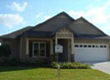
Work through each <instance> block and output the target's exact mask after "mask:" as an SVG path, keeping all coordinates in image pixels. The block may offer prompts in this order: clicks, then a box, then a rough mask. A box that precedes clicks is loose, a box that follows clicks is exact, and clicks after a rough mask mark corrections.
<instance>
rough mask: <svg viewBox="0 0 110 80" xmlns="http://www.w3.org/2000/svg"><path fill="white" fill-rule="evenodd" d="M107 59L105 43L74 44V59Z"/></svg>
mask: <svg viewBox="0 0 110 80" xmlns="http://www.w3.org/2000/svg"><path fill="white" fill-rule="evenodd" d="M107 60H109V55H108V45H107V44H75V61H80V62H85V61H86V62H88V61H107Z"/></svg>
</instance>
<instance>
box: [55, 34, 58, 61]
mask: <svg viewBox="0 0 110 80" xmlns="http://www.w3.org/2000/svg"><path fill="white" fill-rule="evenodd" d="M57 44H58V38H57V34H56V36H55V46H56V45H57ZM58 57H59V56H58V53H55V60H56V61H57V62H58Z"/></svg>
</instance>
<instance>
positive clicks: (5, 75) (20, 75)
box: [0, 67, 110, 80]
mask: <svg viewBox="0 0 110 80" xmlns="http://www.w3.org/2000/svg"><path fill="white" fill-rule="evenodd" d="M0 80H110V75H108V74H105V73H103V72H100V71H98V70H93V69H61V75H60V79H59V78H58V75H57V69H51V68H32V67H31V68H29V67H0Z"/></svg>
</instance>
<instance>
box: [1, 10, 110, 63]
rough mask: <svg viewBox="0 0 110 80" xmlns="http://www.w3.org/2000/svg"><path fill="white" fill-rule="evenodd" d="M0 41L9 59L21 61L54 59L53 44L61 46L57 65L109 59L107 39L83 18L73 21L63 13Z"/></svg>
mask: <svg viewBox="0 0 110 80" xmlns="http://www.w3.org/2000/svg"><path fill="white" fill-rule="evenodd" d="M0 41H1V43H2V44H8V45H10V47H11V51H12V54H11V56H10V57H11V58H16V59H20V60H21V61H27V60H30V61H36V60H38V59H45V58H46V59H50V58H54V57H55V55H54V54H56V53H55V45H57V44H60V45H62V46H63V53H59V54H58V61H59V62H67V61H81V62H83V61H108V60H109V59H110V47H109V46H110V37H109V36H108V35H106V34H105V33H104V32H102V31H101V30H100V29H98V28H97V27H96V26H94V25H93V24H92V23H90V22H88V21H87V20H86V19H84V18H83V17H80V18H78V19H73V18H72V17H70V16H69V15H68V14H66V13H65V12H61V13H59V14H58V15H56V16H54V17H52V18H50V19H48V20H47V21H45V22H43V23H41V24H38V25H36V26H29V27H26V28H23V29H21V30H18V31H15V32H12V33H10V34H7V35H3V36H1V37H0ZM52 55H53V56H52Z"/></svg>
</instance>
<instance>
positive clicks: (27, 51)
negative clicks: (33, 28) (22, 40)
mask: <svg viewBox="0 0 110 80" xmlns="http://www.w3.org/2000/svg"><path fill="white" fill-rule="evenodd" d="M26 54H27V56H28V55H29V40H28V38H26Z"/></svg>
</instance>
